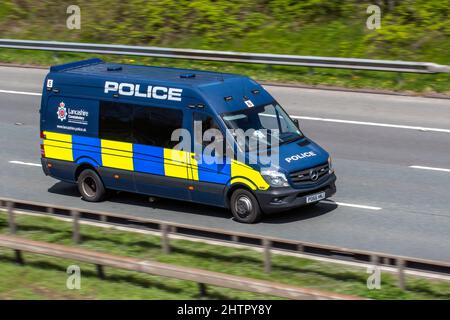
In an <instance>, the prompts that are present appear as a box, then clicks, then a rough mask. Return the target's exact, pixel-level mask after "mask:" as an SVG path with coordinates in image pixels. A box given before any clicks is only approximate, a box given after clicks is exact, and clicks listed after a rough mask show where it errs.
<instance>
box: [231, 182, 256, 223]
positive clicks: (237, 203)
mask: <svg viewBox="0 0 450 320" xmlns="http://www.w3.org/2000/svg"><path fill="white" fill-rule="evenodd" d="M230 207H231V212H232V213H233V216H234V218H235V219H236V220H237V221H239V222H242V223H255V222H258V221H259V220H261V217H262V211H261V208H260V207H259V203H258V201H257V200H256V198H255V196H254V195H253V194H252V193H251V192H250V191H248V190H245V189H237V190H235V191H234V192H233V194H232V195H231V199H230Z"/></svg>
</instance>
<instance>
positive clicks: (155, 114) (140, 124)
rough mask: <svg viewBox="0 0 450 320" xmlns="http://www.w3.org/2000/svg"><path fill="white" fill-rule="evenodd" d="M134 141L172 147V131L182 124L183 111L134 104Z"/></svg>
mask: <svg viewBox="0 0 450 320" xmlns="http://www.w3.org/2000/svg"><path fill="white" fill-rule="evenodd" d="M133 120H134V121H133V136H134V140H135V143H139V144H146V145H152V146H157V147H163V148H169V149H171V148H173V147H174V146H175V145H177V144H178V143H179V141H171V137H172V132H173V131H175V130H176V129H179V128H181V127H182V125H183V112H181V111H180V110H174V109H169V108H167V109H166V108H155V107H142V106H136V107H135V110H134V117H133Z"/></svg>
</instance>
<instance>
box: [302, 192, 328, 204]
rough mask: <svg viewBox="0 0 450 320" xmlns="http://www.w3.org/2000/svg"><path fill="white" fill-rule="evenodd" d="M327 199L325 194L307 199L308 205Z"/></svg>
mask: <svg viewBox="0 0 450 320" xmlns="http://www.w3.org/2000/svg"><path fill="white" fill-rule="evenodd" d="M323 199H325V192H321V193H316V194H313V195H311V196H307V197H306V203H311V202H317V201H320V200H323Z"/></svg>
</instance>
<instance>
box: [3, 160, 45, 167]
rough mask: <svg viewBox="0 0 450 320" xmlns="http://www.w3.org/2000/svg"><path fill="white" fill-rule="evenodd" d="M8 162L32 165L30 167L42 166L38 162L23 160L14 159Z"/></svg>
mask: <svg viewBox="0 0 450 320" xmlns="http://www.w3.org/2000/svg"><path fill="white" fill-rule="evenodd" d="M9 163H12V164H21V165H24V166H32V167H42V165H41V164H39V163H32V162H23V161H16V160H12V161H9Z"/></svg>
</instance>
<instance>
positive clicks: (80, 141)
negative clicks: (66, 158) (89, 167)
mask: <svg viewBox="0 0 450 320" xmlns="http://www.w3.org/2000/svg"><path fill="white" fill-rule="evenodd" d="M72 150H73V159H74V160H75V161H76V162H77V163H82V162H83V161H86V162H90V163H92V162H94V163H95V164H96V165H98V166H101V165H102V149H101V144H100V139H99V138H90V137H82V136H75V135H73V136H72ZM89 159H90V160H91V161H92V162H91V161H89Z"/></svg>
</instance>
